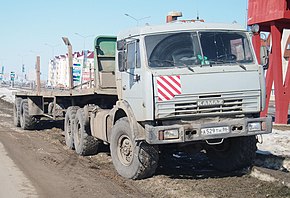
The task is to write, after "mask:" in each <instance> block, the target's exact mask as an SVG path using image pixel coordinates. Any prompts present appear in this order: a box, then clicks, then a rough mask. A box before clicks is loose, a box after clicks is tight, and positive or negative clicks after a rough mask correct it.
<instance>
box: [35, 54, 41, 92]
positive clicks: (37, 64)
mask: <svg viewBox="0 0 290 198" xmlns="http://www.w3.org/2000/svg"><path fill="white" fill-rule="evenodd" d="M35 70H36V91H37V94H39V93H40V86H41V84H40V56H36V65H35Z"/></svg>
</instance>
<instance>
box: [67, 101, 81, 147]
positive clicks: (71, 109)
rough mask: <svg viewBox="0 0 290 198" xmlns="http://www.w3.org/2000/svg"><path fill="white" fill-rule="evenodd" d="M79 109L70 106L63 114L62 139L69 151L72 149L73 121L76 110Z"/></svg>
mask: <svg viewBox="0 0 290 198" xmlns="http://www.w3.org/2000/svg"><path fill="white" fill-rule="evenodd" d="M79 108H80V107H78V106H71V107H69V108H68V109H67V111H66V113H65V119H64V137H65V144H66V145H67V146H68V148H70V149H74V139H73V131H74V130H73V127H74V124H73V123H74V121H75V117H76V113H77V110H78V109H79Z"/></svg>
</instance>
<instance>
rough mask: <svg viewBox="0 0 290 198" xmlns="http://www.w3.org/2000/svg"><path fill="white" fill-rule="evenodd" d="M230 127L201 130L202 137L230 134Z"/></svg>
mask: <svg viewBox="0 0 290 198" xmlns="http://www.w3.org/2000/svg"><path fill="white" fill-rule="evenodd" d="M229 132H230V129H229V127H212V128H203V129H201V135H214V134H223V133H229Z"/></svg>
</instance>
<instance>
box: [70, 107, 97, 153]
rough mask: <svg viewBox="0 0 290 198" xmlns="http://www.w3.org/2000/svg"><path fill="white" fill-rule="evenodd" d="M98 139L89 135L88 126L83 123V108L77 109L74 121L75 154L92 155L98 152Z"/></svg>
mask: <svg viewBox="0 0 290 198" xmlns="http://www.w3.org/2000/svg"><path fill="white" fill-rule="evenodd" d="M98 145H99V141H98V140H97V139H96V138H94V137H93V136H91V133H90V126H88V125H86V124H85V112H84V109H79V110H78V111H77V113H76V117H75V122H74V146H75V151H76V153H77V154H79V155H82V156H87V155H94V154H97V152H98Z"/></svg>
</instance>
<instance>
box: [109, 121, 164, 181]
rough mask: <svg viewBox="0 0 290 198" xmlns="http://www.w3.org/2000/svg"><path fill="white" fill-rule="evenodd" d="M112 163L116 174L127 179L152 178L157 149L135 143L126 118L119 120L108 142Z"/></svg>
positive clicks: (143, 143)
mask: <svg viewBox="0 0 290 198" xmlns="http://www.w3.org/2000/svg"><path fill="white" fill-rule="evenodd" d="M110 150H111V156H112V161H113V164H114V166H115V169H116V170H117V172H118V173H119V174H120V175H121V176H123V177H125V178H128V179H143V178H147V177H150V176H152V175H153V174H154V173H155V170H156V168H157V165H158V160H159V155H158V148H157V147H155V146H151V145H149V144H147V143H146V142H145V141H140V142H135V141H134V139H133V138H132V132H131V128H130V125H129V121H128V118H121V119H119V120H118V121H117V122H116V123H115V125H114V127H113V129H112V135H111V141H110Z"/></svg>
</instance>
